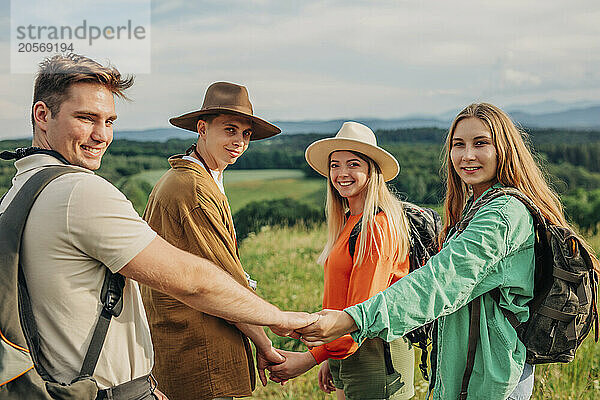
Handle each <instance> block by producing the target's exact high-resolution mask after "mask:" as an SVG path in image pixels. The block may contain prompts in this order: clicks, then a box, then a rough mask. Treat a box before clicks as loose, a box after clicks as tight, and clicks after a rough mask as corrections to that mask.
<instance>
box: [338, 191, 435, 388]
mask: <svg viewBox="0 0 600 400" xmlns="http://www.w3.org/2000/svg"><path fill="white" fill-rule="evenodd" d="M402 208H403V210H404V214H405V215H406V218H407V219H408V223H409V226H410V235H409V242H410V253H409V256H408V257H409V262H410V266H409V273H410V272H412V271H414V270H416V269H418V268H421V267H422V266H423V265H425V264H426V263H427V261H428V260H429V259H430V258H431V257H432V256H433V255H434V254H436V253H437V252H438V251H439V247H438V242H437V238H438V236H439V233H440V232H441V230H442V220H441V218H440V216H439V214H438V213H437V212H436V211H435V210H432V209H430V208H424V207H419V206H417V205H415V204H412V203H408V202H402ZM361 223H362V218H361V219H359V220H358V222H357V223H356V225H354V227H353V228H352V232H350V239H349V240H348V250H349V251H350V256H351V257H352V258H354V251H355V249H356V241H357V239H358V235H359V234H360V228H361ZM435 325H436V324H435V321H433V322H430V323H428V324H426V325H423V326H421V327H419V328H417V329H415V330H413V331H411V332H409V333H407V334H406V338H407V339H408V340H409V341H410V342H411V343H412V344H413V345H414V346H416V347H418V348H419V349H421V363H420V364H419V369H420V370H421V374H422V375H423V378H424V379H425V380H429V375H428V374H427V355H428V349H427V347H428V346H429V344H431V343H432V340H431V339H432V336H433V335H434V331H435ZM383 353H384V358H385V363H386V368H387V371H388V374H391V373H393V372H394V367H393V364H392V358H391V354H390V347H389V343H387V342H384V344H383ZM434 354H435V349H434V350H433V351H432V360H431V361H432V367H433V363H435V360H434V357H433V355H434Z"/></svg>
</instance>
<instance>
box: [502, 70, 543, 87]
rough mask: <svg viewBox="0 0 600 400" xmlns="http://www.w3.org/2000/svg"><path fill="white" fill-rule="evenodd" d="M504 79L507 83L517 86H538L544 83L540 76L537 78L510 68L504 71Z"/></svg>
mask: <svg viewBox="0 0 600 400" xmlns="http://www.w3.org/2000/svg"><path fill="white" fill-rule="evenodd" d="M503 78H504V80H505V81H506V83H508V84H509V85H515V86H526V85H533V86H537V85H539V84H540V83H542V80H541V79H540V77H539V76H535V75H533V74H530V73H527V72H523V71H517V70H514V69H510V68H508V69H506V70H504V71H503Z"/></svg>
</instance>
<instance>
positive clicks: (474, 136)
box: [450, 117, 498, 198]
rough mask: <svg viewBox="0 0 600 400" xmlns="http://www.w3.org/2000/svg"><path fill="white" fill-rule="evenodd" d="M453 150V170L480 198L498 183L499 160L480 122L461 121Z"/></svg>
mask: <svg viewBox="0 0 600 400" xmlns="http://www.w3.org/2000/svg"><path fill="white" fill-rule="evenodd" d="M451 146H452V147H451V149H450V158H451V160H452V166H453V167H454V170H455V171H456V173H457V174H458V176H459V177H460V179H461V180H462V181H463V182H464V183H465V184H467V185H471V187H472V188H473V195H474V197H475V198H478V197H479V196H481V194H483V192H485V191H486V190H487V189H489V188H490V187H491V186H492V185H493V184H494V183H496V182H497V181H498V179H497V176H496V173H497V172H496V169H497V166H498V156H497V154H496V147H495V146H494V143H493V140H492V134H491V132H490V130H489V129H488V127H487V126H486V125H485V124H484V123H483V122H481V121H480V120H479V119H478V118H474V117H471V118H465V119H462V120H460V121H459V122H458V123H457V124H456V127H455V129H454V135H453V136H452V142H451Z"/></svg>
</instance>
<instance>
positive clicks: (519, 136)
mask: <svg viewBox="0 0 600 400" xmlns="http://www.w3.org/2000/svg"><path fill="white" fill-rule="evenodd" d="M466 118H477V119H478V120H480V121H481V122H482V123H483V124H484V125H485V126H487V128H488V129H489V130H490V133H491V135H492V143H493V144H494V147H495V148H496V155H497V157H498V166H497V169H496V178H497V179H498V182H500V183H501V184H502V185H504V186H509V187H514V188H516V189H519V190H520V191H521V192H523V193H524V194H525V195H527V197H529V198H530V199H531V200H532V201H533V202H534V203H535V205H536V206H537V207H538V208H539V209H540V211H541V213H542V214H543V215H544V217H546V219H547V220H548V221H550V222H551V223H552V224H554V225H558V226H562V227H568V228H570V229H573V228H572V227H571V226H570V225H569V223H568V222H567V220H566V219H565V214H564V210H563V206H562V204H561V202H560V200H559V199H558V196H557V195H556V193H554V191H553V190H552V189H551V188H550V187H549V186H548V183H547V182H546V179H544V176H543V174H542V171H541V170H540V168H539V167H538V164H537V163H536V162H535V160H534V158H533V156H532V154H531V152H530V151H529V148H528V146H527V145H526V144H525V140H524V139H523V138H524V137H526V134H525V133H524V132H522V131H521V130H519V129H518V128H517V127H516V126H515V124H514V123H513V122H512V121H511V119H510V117H509V116H508V115H507V114H506V113H505V112H504V111H502V110H501V109H499V108H498V107H496V106H494V105H492V104H489V103H474V104H471V105H469V106H467V107H466V108H465V109H464V110H462V111H461V112H460V113H458V115H457V116H456V118H454V121H453V122H452V125H451V126H450V130H449V131H448V136H447V137H446V144H445V146H444V156H443V158H444V160H443V161H444V166H443V169H445V171H446V174H447V175H446V176H447V180H446V199H445V201H444V212H445V215H446V218H445V223H444V227H443V229H442V233H441V235H440V243H442V242H443V241H444V240H445V238H446V235H447V234H448V231H449V230H450V229H451V228H452V227H453V226H454V225H456V223H458V221H459V220H460V217H461V214H462V210H463V208H464V207H465V204H466V201H467V199H468V196H469V188H468V187H467V185H466V184H465V183H464V182H463V181H462V180H461V179H460V177H459V176H458V173H457V172H456V171H455V170H454V167H453V166H452V160H451V159H450V151H451V149H452V138H453V137H454V131H455V130H456V125H457V124H458V123H459V122H460V121H462V120H463V119H466ZM582 242H583V243H584V244H585V246H586V247H587V248H588V249H589V248H590V246H589V245H588V244H587V243H585V241H583V240H582ZM590 253H591V252H590ZM591 254H592V253H591ZM592 258H593V259H594V264H595V267H596V269H598V263H597V260H596V259H595V257H592Z"/></svg>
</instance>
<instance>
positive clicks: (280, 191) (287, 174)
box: [127, 169, 325, 214]
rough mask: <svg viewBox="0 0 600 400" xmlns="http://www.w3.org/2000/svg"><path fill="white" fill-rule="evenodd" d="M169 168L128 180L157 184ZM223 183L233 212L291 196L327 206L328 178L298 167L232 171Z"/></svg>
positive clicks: (145, 173)
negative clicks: (263, 201)
mask: <svg viewBox="0 0 600 400" xmlns="http://www.w3.org/2000/svg"><path fill="white" fill-rule="evenodd" d="M164 173H165V170H150V171H144V172H141V173H139V174H136V175H132V176H131V177H129V178H127V179H130V180H131V179H139V180H143V181H146V182H148V183H149V184H150V185H152V186H154V184H155V183H156V181H158V179H159V178H160V177H161V176H162V175H163V174H164ZM223 183H224V184H225V192H226V193H227V197H228V198H229V206H230V207H231V212H232V213H234V214H235V212H237V211H239V210H240V209H241V208H243V207H244V206H245V205H246V204H248V203H250V202H252V201H261V200H275V199H280V198H284V197H290V198H293V199H294V200H299V201H302V202H304V203H306V204H308V205H311V206H313V207H316V208H323V207H324V205H325V179H320V178H305V176H304V173H303V172H302V171H300V170H297V169H256V170H229V171H227V170H226V171H225V172H224V176H223Z"/></svg>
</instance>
